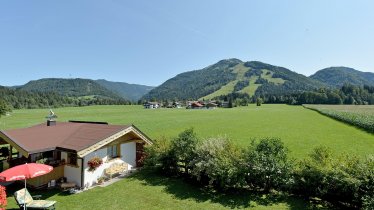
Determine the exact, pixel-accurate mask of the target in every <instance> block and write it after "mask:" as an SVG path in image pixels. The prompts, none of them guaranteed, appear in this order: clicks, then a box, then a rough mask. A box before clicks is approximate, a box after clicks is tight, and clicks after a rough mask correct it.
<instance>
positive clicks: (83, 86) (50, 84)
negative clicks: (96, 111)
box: [19, 78, 121, 99]
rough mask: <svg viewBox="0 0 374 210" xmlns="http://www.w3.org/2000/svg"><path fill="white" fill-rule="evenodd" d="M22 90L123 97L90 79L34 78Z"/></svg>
mask: <svg viewBox="0 0 374 210" xmlns="http://www.w3.org/2000/svg"><path fill="white" fill-rule="evenodd" d="M19 89H21V90H25V91H32V92H55V93H58V94H60V95H62V96H73V97H77V96H99V97H107V98H116V99H119V98H121V97H120V96H119V95H117V94H115V93H113V92H112V91H110V90H108V89H106V88H105V87H103V86H101V85H99V84H98V83H96V82H95V81H93V80H90V79H60V78H46V79H39V80H33V81H30V82H28V83H26V84H25V85H22V86H20V87H19Z"/></svg>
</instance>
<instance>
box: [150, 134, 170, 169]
mask: <svg viewBox="0 0 374 210" xmlns="http://www.w3.org/2000/svg"><path fill="white" fill-rule="evenodd" d="M144 149H145V154H146V159H145V160H144V167H146V168H153V169H156V170H158V171H161V172H164V173H166V174H169V173H170V172H172V171H173V173H174V171H176V166H175V164H173V163H176V160H174V159H175V158H173V157H171V151H170V150H171V143H170V141H169V140H168V139H166V138H161V139H160V140H157V139H156V140H154V142H153V144H152V145H146V146H145V148H144Z"/></svg>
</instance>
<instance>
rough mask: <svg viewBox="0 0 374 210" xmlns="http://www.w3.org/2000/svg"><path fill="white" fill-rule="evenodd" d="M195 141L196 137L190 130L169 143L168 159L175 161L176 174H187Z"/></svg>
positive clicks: (193, 152)
mask: <svg viewBox="0 0 374 210" xmlns="http://www.w3.org/2000/svg"><path fill="white" fill-rule="evenodd" d="M197 141H198V139H197V136H196V134H195V132H194V130H193V129H192V128H190V129H187V130H185V131H183V132H182V133H180V134H179V135H178V137H177V138H175V139H173V140H172V141H171V149H170V157H171V158H172V159H173V158H174V159H175V161H176V162H175V164H176V166H177V168H178V172H182V173H184V174H186V175H188V174H189V170H190V166H191V162H192V160H193V158H194V156H195V150H196V144H197Z"/></svg>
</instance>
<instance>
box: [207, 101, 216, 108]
mask: <svg viewBox="0 0 374 210" xmlns="http://www.w3.org/2000/svg"><path fill="white" fill-rule="evenodd" d="M205 107H206V108H207V109H215V108H217V107H218V104H216V103H214V102H209V103H207V104H206V105H205Z"/></svg>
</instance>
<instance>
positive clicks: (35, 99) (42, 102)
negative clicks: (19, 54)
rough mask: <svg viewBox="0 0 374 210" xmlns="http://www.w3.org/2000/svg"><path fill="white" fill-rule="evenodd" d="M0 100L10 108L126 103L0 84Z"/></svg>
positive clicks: (118, 100) (124, 101) (117, 100)
mask: <svg viewBox="0 0 374 210" xmlns="http://www.w3.org/2000/svg"><path fill="white" fill-rule="evenodd" d="M0 100H2V101H3V102H5V103H6V104H7V105H8V106H9V107H10V108H11V109H12V108H14V109H23V108H26V109H32V108H52V107H62V106H87V105H96V104H97V105H102V104H128V103H129V102H128V101H126V100H123V99H110V98H99V97H90V98H85V97H67V96H61V95H60V94H58V93H55V92H29V91H24V90H19V89H18V90H17V89H10V88H6V87H2V86H0Z"/></svg>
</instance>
